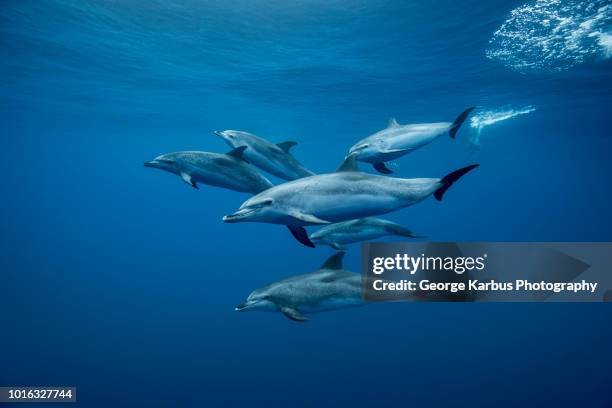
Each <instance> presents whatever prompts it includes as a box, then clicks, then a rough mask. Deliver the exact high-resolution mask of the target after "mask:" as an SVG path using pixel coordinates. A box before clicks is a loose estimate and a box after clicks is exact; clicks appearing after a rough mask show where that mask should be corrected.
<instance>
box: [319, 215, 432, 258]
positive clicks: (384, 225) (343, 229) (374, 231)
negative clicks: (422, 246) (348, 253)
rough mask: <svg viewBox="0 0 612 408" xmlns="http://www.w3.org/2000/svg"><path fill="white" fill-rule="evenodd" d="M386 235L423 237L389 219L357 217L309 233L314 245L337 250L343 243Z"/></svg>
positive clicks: (342, 248) (341, 247)
mask: <svg viewBox="0 0 612 408" xmlns="http://www.w3.org/2000/svg"><path fill="white" fill-rule="evenodd" d="M387 235H396V236H400V237H408V238H423V237H422V236H420V235H414V234H413V233H412V231H410V230H408V229H406V228H404V227H402V226H401V225H399V224H396V223H394V222H391V221H387V220H383V219H381V218H373V217H367V218H358V219H356V220H350V221H344V222H338V223H335V224H330V225H326V226H325V227H323V228H321V229H319V230H318V231H315V232H314V233H312V234H310V237H309V238H310V240H311V241H312V243H313V244H315V245H329V246H330V247H332V248H334V249H337V250H344V249H345V248H344V247H343V245H346V244H352V243H355V242H362V241H368V240H372V239H376V238H380V237H384V236H387Z"/></svg>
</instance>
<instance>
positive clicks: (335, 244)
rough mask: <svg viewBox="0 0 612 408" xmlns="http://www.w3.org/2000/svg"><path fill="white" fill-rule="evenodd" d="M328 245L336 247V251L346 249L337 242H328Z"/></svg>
mask: <svg viewBox="0 0 612 408" xmlns="http://www.w3.org/2000/svg"><path fill="white" fill-rule="evenodd" d="M329 246H330V247H332V248H334V249H336V250H338V251H345V250H346V248H345V247H343V246H342V245H340V244H338V243H337V242H330V243H329Z"/></svg>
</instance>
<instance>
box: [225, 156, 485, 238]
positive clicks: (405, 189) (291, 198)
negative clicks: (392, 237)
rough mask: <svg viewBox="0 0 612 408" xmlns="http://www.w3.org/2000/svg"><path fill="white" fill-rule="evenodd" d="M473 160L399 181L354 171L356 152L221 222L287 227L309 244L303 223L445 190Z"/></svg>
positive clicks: (384, 209)
mask: <svg viewBox="0 0 612 408" xmlns="http://www.w3.org/2000/svg"><path fill="white" fill-rule="evenodd" d="M476 167H478V165H477V164H473V165H471V166H467V167H464V168H461V169H459V170H456V171H454V172H452V173H450V174H448V175H446V176H445V177H442V178H416V179H402V178H392V177H387V176H380V175H375V174H368V173H364V172H361V171H359V170H358V168H357V163H356V161H355V156H354V155H350V156H348V157H347V158H346V159H345V161H344V163H343V164H342V165H341V166H340V168H339V169H338V170H337V171H336V172H335V173H329V174H320V175H316V176H310V177H306V178H302V179H298V180H294V181H290V182H287V183H283V184H280V185H277V186H274V187H272V188H270V189H268V190H266V191H263V192H262V193H259V194H257V195H255V196H253V197H251V198H250V199H248V200H246V201H245V202H244V203H242V205H241V206H240V208H239V209H238V211H236V212H235V213H233V214H231V215H226V216H225V217H223V221H225V222H229V223H237V222H262V223H270V224H283V225H286V226H287V227H288V228H289V230H290V231H291V233H292V234H293V236H294V237H295V238H296V239H297V240H298V241H300V242H301V243H302V244H304V245H306V246H309V247H314V246H315V245H314V244H313V242H312V241H311V240H310V239H309V238H308V234H307V233H306V230H305V229H304V228H303V227H304V226H307V225H319V224H331V223H334V222H341V221H347V220H352V219H356V218H363V217H369V216H375V215H380V214H386V213H389V212H391V211H395V210H398V209H400V208H403V207H407V206H410V205H414V204H416V203H418V202H420V201H423V200H424V199H426V198H427V197H429V196H430V195H432V194H433V195H434V197H435V198H436V199H437V200H441V199H442V196H443V195H444V193H445V192H446V191H447V190H448V189H449V188H450V186H452V185H453V184H454V183H455V182H456V181H457V180H459V179H460V178H461V177H462V176H463V175H465V174H466V173H468V172H469V171H470V170H472V169H474V168H476Z"/></svg>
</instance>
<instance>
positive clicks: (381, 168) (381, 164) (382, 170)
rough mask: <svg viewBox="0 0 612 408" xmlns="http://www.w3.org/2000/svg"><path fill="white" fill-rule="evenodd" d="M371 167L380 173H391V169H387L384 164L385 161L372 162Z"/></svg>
mask: <svg viewBox="0 0 612 408" xmlns="http://www.w3.org/2000/svg"><path fill="white" fill-rule="evenodd" d="M372 167H374V169H376V171H377V172H379V173H382V174H391V173H393V171H392V170H391V169H389V168H388V167H387V166H385V162H378V163H374V164H372Z"/></svg>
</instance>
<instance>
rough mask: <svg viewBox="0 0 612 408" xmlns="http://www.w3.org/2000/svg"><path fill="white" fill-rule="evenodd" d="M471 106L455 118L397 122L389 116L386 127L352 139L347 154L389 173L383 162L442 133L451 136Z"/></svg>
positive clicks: (428, 141)
mask: <svg viewBox="0 0 612 408" xmlns="http://www.w3.org/2000/svg"><path fill="white" fill-rule="evenodd" d="M472 110H474V108H468V109H466V110H465V111H463V112H461V114H460V115H459V116H457V119H455V121H454V122H439V123H417V124H413V125H400V124H399V123H397V121H396V120H395V118H391V119H390V120H389V125H388V126H387V128H386V129H383V130H381V131H380V132H376V133H374V134H373V135H371V136H368V137H366V138H365V139H363V140H360V141H359V142H357V143H355V144H354V145H353V146H352V147H351V148H350V150H349V155H351V154H355V155H356V156H357V160H359V161H362V162H367V163H370V164H372V166H373V167H374V168H375V169H376V171H378V172H379V173H384V174H391V173H393V172H392V171H391V170H389V168H387V166H385V162H388V161H391V160H395V159H397V158H399V157H401V156H403V155H405V154H408V153H411V152H413V151H415V150H417V149H419V148H421V147H423V146H425V145H427V144H429V143H431V142H433V141H434V140H436V139H437V138H439V137H440V136H442V135H443V134H445V133H448V134H449V136H450V137H451V138H452V139H454V138H455V135H456V134H457V131H458V130H459V128H460V127H461V125H462V124H463V122H465V119H467V117H468V115H469V114H470V112H472Z"/></svg>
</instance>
